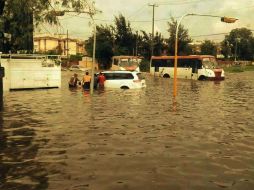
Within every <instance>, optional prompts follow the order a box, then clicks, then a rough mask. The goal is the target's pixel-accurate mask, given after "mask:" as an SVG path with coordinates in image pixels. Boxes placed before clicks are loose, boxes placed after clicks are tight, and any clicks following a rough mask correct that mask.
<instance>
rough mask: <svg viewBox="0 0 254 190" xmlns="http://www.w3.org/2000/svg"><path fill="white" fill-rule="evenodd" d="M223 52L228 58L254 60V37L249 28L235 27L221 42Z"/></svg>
mask: <svg viewBox="0 0 254 190" xmlns="http://www.w3.org/2000/svg"><path fill="white" fill-rule="evenodd" d="M221 46H222V54H223V55H224V56H225V57H227V58H230V57H231V58H232V59H234V58H236V59H240V60H253V58H254V56H253V55H254V37H253V34H252V32H251V30H249V29H247V28H237V29H233V30H232V31H231V32H230V33H229V35H226V36H225V39H224V40H223V41H222V43H221Z"/></svg>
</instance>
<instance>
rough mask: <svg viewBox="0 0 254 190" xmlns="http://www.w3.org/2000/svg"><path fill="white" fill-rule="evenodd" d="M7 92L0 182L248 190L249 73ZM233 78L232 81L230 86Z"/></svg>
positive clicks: (76, 188) (252, 133)
mask: <svg viewBox="0 0 254 190" xmlns="http://www.w3.org/2000/svg"><path fill="white" fill-rule="evenodd" d="M71 74H72V73H70V72H63V78H62V80H63V81H62V85H63V87H62V89H53V90H39V91H24V92H22V91H18V92H11V93H9V94H8V96H6V99H5V110H4V111H3V112H1V117H0V121H1V123H2V127H1V128H0V158H1V162H0V171H1V172H0V189H4V190H9V189H26V190H27V189H29V190H30V189H35V190H37V189H38V190H39V189H40V190H41V189H47V190H58V189H59V190H60V189H61V190H62V189H68V190H69V189H71V190H72V189H73V190H85V189H100V190H104V189H105V190H111V189H133V190H135V189H137V190H139V189H148V190H149V189H151V190H152V189H160V190H164V189H165V190H168V189H220V188H230V189H239V190H242V189H253V187H254V181H253V175H254V173H253V172H254V165H253V162H254V160H253V158H254V148H253V147H254V128H253V126H254V119H253V109H254V101H253V100H252V98H251V97H252V95H253V93H254V79H253V77H251V76H252V73H248V72H245V73H240V74H237V75H228V77H227V79H226V80H225V81H221V82H220V83H214V82H212V81H191V80H179V81H178V96H177V101H173V100H172V92H173V81H172V80H169V79H162V78H154V77H149V76H147V77H146V79H147V88H146V89H140V90H121V89H114V90H109V89H105V91H99V90H95V91H94V95H93V96H91V95H90V94H89V92H88V93H86V94H84V93H83V91H82V90H81V89H76V90H69V88H68V86H67V84H68V79H69V77H70V76H71ZM239 79H241V83H242V84H240V85H239Z"/></svg>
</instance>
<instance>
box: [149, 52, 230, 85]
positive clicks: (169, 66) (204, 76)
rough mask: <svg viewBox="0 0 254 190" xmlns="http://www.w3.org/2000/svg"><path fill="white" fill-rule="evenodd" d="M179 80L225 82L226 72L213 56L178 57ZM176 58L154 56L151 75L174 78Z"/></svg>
mask: <svg viewBox="0 0 254 190" xmlns="http://www.w3.org/2000/svg"><path fill="white" fill-rule="evenodd" d="M177 58H178V59H177V62H178V63H177V78H184V79H195V80H224V78H225V75H224V70H223V69H222V68H219V66H218V64H217V62H216V59H215V57H214V56H211V55H188V56H177ZM174 59H175V57H174V56H152V57H151V61H150V73H151V74H152V75H154V76H160V77H164V78H174Z"/></svg>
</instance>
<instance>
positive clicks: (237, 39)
mask: <svg viewBox="0 0 254 190" xmlns="http://www.w3.org/2000/svg"><path fill="white" fill-rule="evenodd" d="M238 41H239V38H236V39H235V64H236V59H237V45H238V44H237V43H238Z"/></svg>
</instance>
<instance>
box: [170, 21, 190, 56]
mask: <svg viewBox="0 0 254 190" xmlns="http://www.w3.org/2000/svg"><path fill="white" fill-rule="evenodd" d="M168 25H169V29H168V32H169V35H170V37H169V39H168V47H169V54H171V55H174V54H175V37H176V28H177V21H176V20H174V18H171V22H168ZM190 42H192V39H191V38H190V37H189V34H188V30H187V29H184V27H183V26H182V25H181V24H180V26H179V28H178V55H189V54H192V49H191V47H190V45H189V43H190Z"/></svg>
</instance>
